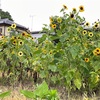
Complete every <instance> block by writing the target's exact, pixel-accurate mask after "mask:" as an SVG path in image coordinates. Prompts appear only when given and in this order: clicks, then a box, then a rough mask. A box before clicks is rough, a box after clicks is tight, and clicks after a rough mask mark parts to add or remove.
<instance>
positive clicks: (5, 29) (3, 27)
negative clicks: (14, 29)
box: [0, 26, 24, 36]
mask: <svg viewBox="0 0 100 100" xmlns="http://www.w3.org/2000/svg"><path fill="white" fill-rule="evenodd" d="M0 28H1V29H2V33H1V34H2V35H4V36H9V32H8V26H0ZM18 31H19V32H23V31H24V30H20V29H18Z"/></svg>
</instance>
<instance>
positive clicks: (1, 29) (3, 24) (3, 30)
mask: <svg viewBox="0 0 100 100" xmlns="http://www.w3.org/2000/svg"><path fill="white" fill-rule="evenodd" d="M14 23H15V22H13V21H11V20H9V19H8V18H5V19H0V35H4V36H8V35H9V32H8V31H7V29H8V27H9V26H11V25H12V24H14ZM15 24H16V29H17V30H18V31H19V32H22V31H26V32H28V33H29V32H30V31H29V30H28V28H26V27H25V26H22V25H20V24H17V23H15Z"/></svg>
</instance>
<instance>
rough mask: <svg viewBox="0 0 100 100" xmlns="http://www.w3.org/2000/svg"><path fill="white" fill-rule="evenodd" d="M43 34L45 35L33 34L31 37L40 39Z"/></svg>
mask: <svg viewBox="0 0 100 100" xmlns="http://www.w3.org/2000/svg"><path fill="white" fill-rule="evenodd" d="M43 34H45V33H38V34H31V35H32V37H34V38H36V39H38V38H40V37H42V35H43Z"/></svg>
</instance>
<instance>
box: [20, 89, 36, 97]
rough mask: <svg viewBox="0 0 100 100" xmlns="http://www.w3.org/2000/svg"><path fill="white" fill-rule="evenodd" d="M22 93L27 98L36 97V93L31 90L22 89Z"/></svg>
mask: <svg viewBox="0 0 100 100" xmlns="http://www.w3.org/2000/svg"><path fill="white" fill-rule="evenodd" d="M20 93H22V94H23V95H24V96H25V97H27V98H31V99H33V98H35V95H34V93H33V92H31V91H27V90H21V91H20Z"/></svg>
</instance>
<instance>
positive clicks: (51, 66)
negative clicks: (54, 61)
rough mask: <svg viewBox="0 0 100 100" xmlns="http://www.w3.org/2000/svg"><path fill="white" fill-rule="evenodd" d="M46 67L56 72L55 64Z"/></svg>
mask: <svg viewBox="0 0 100 100" xmlns="http://www.w3.org/2000/svg"><path fill="white" fill-rule="evenodd" d="M48 69H50V70H51V71H52V72H56V71H57V66H55V65H49V66H48Z"/></svg>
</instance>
